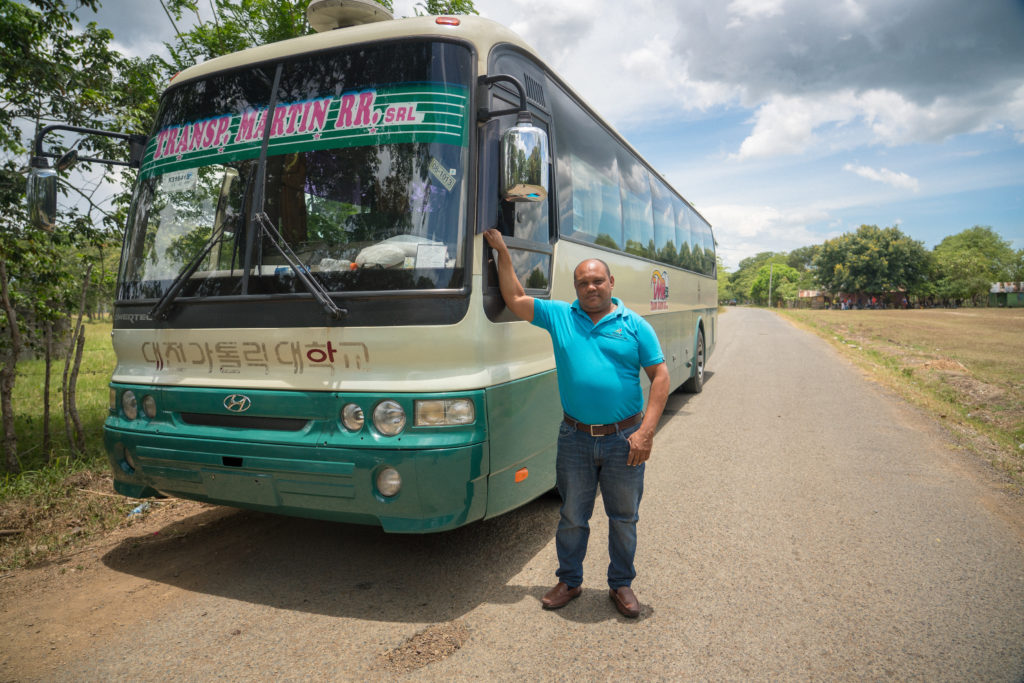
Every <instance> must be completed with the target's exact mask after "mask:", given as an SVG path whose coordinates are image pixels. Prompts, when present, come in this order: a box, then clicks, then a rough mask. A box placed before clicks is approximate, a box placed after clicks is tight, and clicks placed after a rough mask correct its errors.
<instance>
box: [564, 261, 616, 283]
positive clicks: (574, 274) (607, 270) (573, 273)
mask: <svg viewBox="0 0 1024 683" xmlns="http://www.w3.org/2000/svg"><path fill="white" fill-rule="evenodd" d="M587 261H597V262H598V263H600V264H601V265H602V266H604V272H605V274H606V275H607V276H608V277H611V276H612V269H611V268H609V267H608V264H607V263H605V262H604V261H603V260H602V259H599V258H585V259H583V260H582V261H580V262H579V263H577V264H576V267H575V268H573V269H572V282H573V284H576V271H577V270H579V267H580V266H582V265H583V264H584V263H586V262H587Z"/></svg>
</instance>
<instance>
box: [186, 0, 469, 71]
mask: <svg viewBox="0 0 1024 683" xmlns="http://www.w3.org/2000/svg"><path fill="white" fill-rule="evenodd" d="M378 2H380V4H381V5H383V6H384V7H385V8H386V9H387V10H388V11H392V10H393V6H392V3H391V0H378ZM308 5H309V0H242V2H239V1H238V0H210V7H211V9H212V10H213V18H212V19H210V20H206V21H204V20H203V18H202V16H201V15H200V14H199V7H198V2H197V0H166V7H167V11H168V13H169V16H170V17H171V23H172V24H174V29H175V33H177V38H176V39H175V41H174V42H173V43H168V44H167V49H168V52H170V55H171V62H170V63H169V64H167V70H168V72H169V74H173V73H177V72H178V71H181V70H182V69H185V68H187V67H189V66H192V65H193V64H197V63H199V62H202V61H206V60H208V59H212V58H214V57H219V56H221V55H226V54H229V53H231V52H237V51H239V50H244V49H246V48H250V47H254V46H256V45H265V44H267V43H275V42H277V41H279V40H287V39H288V38H297V37H299V36H304V35H308V34H310V33H312V32H313V30H312V28H311V27H310V25H309V22H308V21H307V19H306V7H307V6H308ZM204 7H205V5H204ZM414 10H415V12H416V14H417V15H420V14H423V13H426V14H430V15H435V14H478V12H477V11H476V8H475V7H474V6H473V2H472V0H426V1H425V2H418V3H416V5H415V6H414ZM189 14H191V15H193V16H194V18H195V21H196V23H195V26H194V27H193V28H191V29H189V30H187V31H185V32H181V31H179V30H178V22H180V21H182V19H183V18H185V17H187V16H188V15H189Z"/></svg>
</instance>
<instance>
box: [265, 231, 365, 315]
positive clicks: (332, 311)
mask: <svg viewBox="0 0 1024 683" xmlns="http://www.w3.org/2000/svg"><path fill="white" fill-rule="evenodd" d="M253 222H254V223H255V224H256V225H257V226H259V229H260V232H262V233H263V234H264V235H265V236H266V237H267V239H269V240H270V243H271V244H272V245H274V248H275V249H277V251H278V253H280V254H281V257H282V258H283V259H284V261H285V263H287V264H288V265H289V267H291V269H292V272H293V273H295V276H296V277H297V278H299V280H300V281H301V282H302V284H303V285H305V287H306V290H307V291H308V292H309V293H310V294H312V295H313V298H314V299H316V300H317V301H318V302H319V303H320V305H321V306H323V309H324V310H325V311H327V315H329V316H331V318H333V319H334V320H338V319H340V318H343V317H344V316H346V315H348V311H347V310H346V309H344V308H338V306H337V305H336V304H335V303H334V302H333V301H332V300H331V296H330V294H329V293H328V292H327V290H326V289H324V286H323V285H321V284H320V283H319V282H318V281H317V280H316V279H315V278H313V276H312V275H310V274H309V267H308V266H306V265H305V264H303V263H302V261H300V260H299V257H298V256H296V255H295V252H294V251H292V248H291V246H289V244H288V242H286V241H285V240H284V238H283V237H281V233H280V232H278V231H277V228H275V227H274V224H273V222H272V221H271V220H270V216H268V215H267V213H266V212H265V211H259V212H257V213H255V214H253Z"/></svg>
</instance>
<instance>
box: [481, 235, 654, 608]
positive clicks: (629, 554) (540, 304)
mask: <svg viewBox="0 0 1024 683" xmlns="http://www.w3.org/2000/svg"><path fill="white" fill-rule="evenodd" d="M484 238H485V239H486V240H487V242H488V244H490V245H491V247H493V248H494V250H495V251H496V252H497V257H498V258H497V268H498V282H499V286H500V288H501V296H502V298H503V299H504V300H505V305H506V306H508V308H509V310H511V311H512V313H513V314H515V315H516V316H517V317H519V318H521V319H523V320H526V321H528V322H531V323H533V324H534V325H536V326H538V327H541V328H543V329H545V330H547V331H548V333H549V334H550V335H551V342H552V344H553V346H554V351H555V365H556V367H557V369H558V390H559V393H560V395H561V400H562V409H563V411H564V413H565V416H564V419H563V421H562V424H561V425H560V426H559V430H558V456H557V462H556V472H557V474H556V477H557V484H558V492H559V494H561V496H562V508H561V518H560V520H559V522H558V531H557V532H556V534H555V547H556V549H557V551H558V571H557V572H556V575H557V576H558V583H557V584H556V585H555V587H554V588H552V589H551V590H549V591H548V592H547V594H545V595H544V597H543V598H542V599H541V604H542V606H543V607H544V608H545V609H558V608H559V607H564V606H565V605H567V604H568V603H569V601H571V600H573V599H574V598H576V597H578V596H579V595H580V593H581V592H582V588H581V587H580V586H581V584H582V582H583V558H584V557H585V556H586V553H587V541H588V540H589V537H590V524H589V522H590V516H591V514H592V513H593V510H594V501H595V499H596V497H597V490H598V488H600V490H601V497H602V499H603V500H604V508H605V512H606V513H607V514H608V554H609V557H610V562H609V565H608V587H609V596H610V597H611V599H612V601H613V602H614V603H615V607H616V608H617V609H618V610H619V612H620V613H621V614H622V615H624V616H626V617H630V618H635V617H637V616H639V614H640V602H639V600H637V598H636V595H634V593H633V589H632V588H631V584H632V582H633V578H634V577H635V576H636V570H635V569H634V566H633V557H634V555H635V554H636V522H637V519H638V518H639V517H638V510H639V507H640V498H641V496H642V495H643V487H644V463H645V462H646V461H647V459H648V458H650V455H651V446H652V444H653V441H654V430H655V428H656V427H657V425H658V420H660V419H661V413H662V411H663V410H664V408H665V401H666V400H667V399H668V388H669V375H668V368H667V366H666V365H665V358H664V355H663V354H662V351H661V346H660V344H659V343H658V338H657V336H656V335H655V333H654V329H653V328H652V327H651V326H650V324H649V323H648V322H647V321H646V320H644V319H643V318H641V317H640V316H639V315H637V314H636V313H634V312H633V311H631V310H629V309H627V308H626V307H625V306H623V305H622V302H621V301H620V300H618V299H616V298H614V297H612V287H613V286H614V285H615V279H614V278H613V277H612V275H611V272H610V271H609V269H608V265H607V264H606V263H605V262H604V261H601V260H599V259H588V260H586V261H583V262H582V263H580V264H579V265H578V266H576V270H575V271H574V273H573V285H574V287H575V289H576V297H577V298H576V301H574V302H573V303H572V304H568V303H566V302H563V301H548V300H545V299H535V298H533V297H531V296H527V295H526V292H525V290H524V289H523V286H522V284H521V283H520V282H519V278H518V277H516V274H515V270H514V268H513V266H512V258H511V255H510V254H509V251H508V247H507V246H506V244H505V240H504V238H503V237H502V235H501V233H500V232H499V231H498V230H494V229H492V230H488V231H487V232H485V233H484ZM640 368H643V369H644V371H645V372H646V373H647V376H648V378H649V379H650V380H651V391H650V399H649V401H648V404H647V411H646V412H644V411H643V390H642V389H641V387H640V377H639V374H640Z"/></svg>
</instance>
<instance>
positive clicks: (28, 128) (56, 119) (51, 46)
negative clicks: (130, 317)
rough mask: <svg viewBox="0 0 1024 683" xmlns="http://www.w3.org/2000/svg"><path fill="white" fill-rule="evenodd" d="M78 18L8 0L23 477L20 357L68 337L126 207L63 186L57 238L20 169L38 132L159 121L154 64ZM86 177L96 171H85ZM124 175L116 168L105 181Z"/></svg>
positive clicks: (54, 140)
mask: <svg viewBox="0 0 1024 683" xmlns="http://www.w3.org/2000/svg"><path fill="white" fill-rule="evenodd" d="M98 4H99V2H98V0H80V1H79V2H77V3H76V8H77V9H89V10H95V9H96V7H97V6H98ZM76 19H77V17H76V15H75V14H74V12H73V11H72V10H68V9H67V8H66V6H65V4H64V3H63V2H59V1H56V0H30V2H13V1H12V0H0V37H2V41H3V44H4V50H3V51H0V68H2V72H3V74H4V78H3V80H2V81H0V155H2V158H0V262H3V264H4V268H3V271H2V272H0V277H2V279H3V283H2V284H3V287H2V288H0V289H3V293H4V304H5V305H4V306H3V311H2V313H0V329H2V330H3V334H2V337H0V363H2V367H0V375H2V380H3V381H2V382H0V394H2V396H0V399H2V401H0V403H2V407H3V428H4V451H5V463H6V466H7V469H8V470H9V471H17V470H18V469H20V464H19V462H18V454H17V440H16V437H15V434H14V432H13V412H12V411H13V405H12V403H11V400H10V399H11V395H12V392H13V389H14V381H15V378H16V376H17V375H16V366H17V362H18V359H19V357H20V352H21V351H22V350H27V351H32V352H34V353H48V352H49V350H50V349H51V341H52V340H51V337H50V335H49V334H48V333H47V331H48V330H58V331H60V330H62V329H67V321H68V315H69V312H70V311H73V310H76V309H77V308H78V305H77V304H78V302H79V301H80V300H81V296H80V294H81V291H82V289H81V283H82V282H83V279H84V274H85V273H86V271H87V269H88V268H89V267H90V263H91V262H92V261H93V260H94V259H96V258H97V257H98V256H99V255H100V254H101V253H102V250H108V251H109V250H110V242H111V241H112V237H111V234H110V233H111V228H112V226H113V225H114V224H115V223H116V221H117V216H116V214H117V209H116V208H115V209H114V210H111V208H110V207H109V206H100V203H99V202H98V201H97V200H96V199H95V196H96V192H97V191H98V190H99V189H100V187H101V184H102V181H96V180H94V181H92V182H87V181H85V180H81V179H80V180H81V182H75V183H71V184H67V183H65V184H63V185H62V186H61V188H60V189H61V192H63V193H64V195H63V196H64V198H65V199H64V201H63V202H62V204H61V206H60V217H59V221H58V226H57V227H56V228H55V230H54V232H53V234H52V235H47V234H44V233H40V232H39V231H37V230H35V229H33V228H32V227H30V226H29V225H28V220H27V219H28V217H27V212H26V210H25V192H24V188H25V177H24V175H23V172H22V170H21V169H20V167H22V166H23V165H24V162H25V160H26V156H27V152H28V150H29V148H30V147H31V146H32V139H33V136H34V132H35V130H37V129H39V128H40V127H41V126H44V125H47V124H50V123H65V124H71V125H78V126H86V127H90V128H108V129H109V128H115V129H119V130H124V129H125V127H126V126H127V129H128V130H127V132H143V131H144V130H145V129H147V128H148V127H149V125H150V123H149V122H150V121H151V117H149V118H148V119H147V114H146V113H145V111H146V108H145V106H140V105H139V103H140V102H145V101H148V100H151V99H152V95H153V94H154V93H155V90H154V87H153V85H152V78H151V77H147V76H146V74H147V73H151V72H148V71H147V69H150V68H151V66H152V63H148V64H147V63H146V62H144V61H142V60H131V59H126V58H124V57H123V56H121V55H120V54H119V53H117V52H116V51H115V50H113V48H112V47H111V43H112V41H113V35H112V34H111V33H110V31H108V30H106V29H102V28H99V27H97V26H96V24H95V23H89V24H88V25H87V26H86V27H85V29H83V30H82V31H80V32H76V31H75V30H74V22H75V21H76ZM153 108H155V103H152V104H151V105H150V110H152V109H153ZM130 123H134V124H136V125H127V124H130ZM79 137H80V136H79ZM73 144H74V145H78V148H79V149H80V150H82V151H83V152H84V156H97V157H104V158H113V159H118V158H120V159H123V158H125V157H126V155H127V150H125V149H124V147H123V146H122V145H120V144H115V143H113V142H111V141H109V140H106V139H99V138H88V139H78V140H77V141H75V142H74V143H73ZM67 147H68V144H67V142H65V140H64V139H63V138H62V137H61V136H60V135H56V134H55V135H52V136H50V137H49V138H48V140H47V149H50V150H58V151H59V150H61V149H62V148H63V149H67ZM83 170H85V171H89V170H90V169H89V167H88V165H85V164H83ZM120 177H121V176H120V175H117V176H115V175H113V174H112V173H110V172H109V169H108V173H107V174H106V176H105V177H104V179H114V178H120ZM129 180H130V178H129ZM125 203H126V202H124V201H122V202H121V203H120V206H121V207H122V208H123V206H124V205H125ZM95 270H97V271H101V270H102V269H95ZM106 275H107V277H106V280H104V276H103V274H102V273H101V275H100V276H99V279H100V280H101V281H106V282H109V272H108V273H107V274H106ZM48 400H49V396H48V394H47V395H45V396H43V402H44V406H47V405H48V404H47V403H46V401H48ZM64 408H65V410H68V409H69V407H68V406H67V405H65V406H64Z"/></svg>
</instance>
